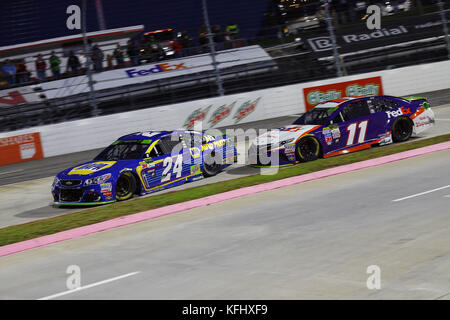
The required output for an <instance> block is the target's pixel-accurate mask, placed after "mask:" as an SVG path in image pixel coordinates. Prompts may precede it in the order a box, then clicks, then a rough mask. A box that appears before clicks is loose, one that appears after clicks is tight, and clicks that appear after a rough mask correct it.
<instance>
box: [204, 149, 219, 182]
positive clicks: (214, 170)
mask: <svg viewBox="0 0 450 320" xmlns="http://www.w3.org/2000/svg"><path fill="white" fill-rule="evenodd" d="M213 159H214V152H212V153H211V158H210V161H205V160H204V163H203V176H205V177H212V176H215V175H216V174H218V173H219V172H220V171H221V170H222V165H221V164H220V163H216V162H215V161H214V160H213Z"/></svg>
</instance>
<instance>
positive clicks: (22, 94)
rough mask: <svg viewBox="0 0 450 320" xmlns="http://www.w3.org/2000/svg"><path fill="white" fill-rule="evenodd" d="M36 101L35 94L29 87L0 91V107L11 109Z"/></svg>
mask: <svg viewBox="0 0 450 320" xmlns="http://www.w3.org/2000/svg"><path fill="white" fill-rule="evenodd" d="M38 100H39V99H38V97H37V94H36V93H35V92H34V91H33V90H31V88H30V87H21V88H13V89H7V90H0V107H12V106H16V105H19V104H23V103H28V102H33V101H38Z"/></svg>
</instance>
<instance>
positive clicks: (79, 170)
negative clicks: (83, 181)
mask: <svg viewBox="0 0 450 320" xmlns="http://www.w3.org/2000/svg"><path fill="white" fill-rule="evenodd" d="M115 163H116V161H101V162H92V163H88V164H83V165H81V166H78V167H75V168H73V169H72V170H70V172H69V173H68V175H73V174H79V175H88V174H91V173H94V172H98V171H100V170H104V169H107V168H110V167H112V166H113V165H114V164H115Z"/></svg>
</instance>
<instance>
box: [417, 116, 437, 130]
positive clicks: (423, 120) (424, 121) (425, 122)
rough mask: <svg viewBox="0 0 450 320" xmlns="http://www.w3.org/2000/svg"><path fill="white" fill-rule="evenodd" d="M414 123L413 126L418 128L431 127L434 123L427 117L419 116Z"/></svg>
mask: <svg viewBox="0 0 450 320" xmlns="http://www.w3.org/2000/svg"><path fill="white" fill-rule="evenodd" d="M414 123H415V126H416V127H417V128H419V127H423V126H429V125H432V124H433V123H434V119H433V118H431V117H429V116H420V117H417V118H416V119H415V121H414Z"/></svg>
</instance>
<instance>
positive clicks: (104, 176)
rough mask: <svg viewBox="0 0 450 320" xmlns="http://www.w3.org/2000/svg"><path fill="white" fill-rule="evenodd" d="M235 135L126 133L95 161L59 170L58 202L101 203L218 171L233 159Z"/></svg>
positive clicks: (55, 190) (54, 187) (54, 188)
mask: <svg viewBox="0 0 450 320" xmlns="http://www.w3.org/2000/svg"><path fill="white" fill-rule="evenodd" d="M235 159H236V148H235V146H234V141H233V139H232V138H229V137H226V136H221V137H214V136H211V135H206V134H203V133H201V132H195V131H149V132H138V133H133V134H130V135H126V136H123V137H121V138H119V139H118V140H117V141H115V142H114V143H112V144H111V145H110V146H108V147H107V148H106V149H104V150H103V151H102V152H101V153H100V154H99V155H98V156H97V157H95V159H94V160H93V161H89V162H87V163H83V164H81V165H78V166H75V167H72V168H69V169H66V170H64V171H61V172H60V173H58V174H57V175H56V177H55V180H54V181H53V185H52V195H53V199H54V204H55V205H97V204H105V203H111V202H114V201H121V200H127V199H130V198H131V197H133V195H134V194H139V195H144V194H146V193H150V192H155V191H158V190H162V189H166V188H170V187H174V186H177V185H180V184H183V183H185V182H188V181H194V180H197V179H201V178H203V177H210V176H214V175H216V174H218V173H219V172H220V171H222V170H223V169H224V168H226V167H228V166H229V165H231V164H232V163H234V162H235Z"/></svg>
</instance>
